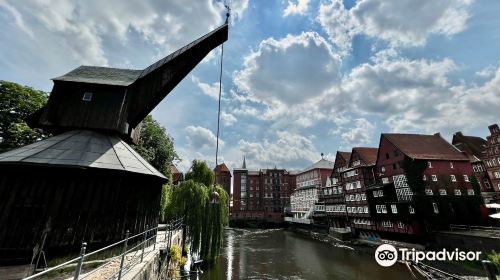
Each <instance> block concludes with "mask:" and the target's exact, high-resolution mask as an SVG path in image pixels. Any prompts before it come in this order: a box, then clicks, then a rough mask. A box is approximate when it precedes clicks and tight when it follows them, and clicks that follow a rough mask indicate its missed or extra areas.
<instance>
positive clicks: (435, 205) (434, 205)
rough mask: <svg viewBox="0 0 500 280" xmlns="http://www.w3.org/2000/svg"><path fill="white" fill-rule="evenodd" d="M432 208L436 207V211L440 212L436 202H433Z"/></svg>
mask: <svg viewBox="0 0 500 280" xmlns="http://www.w3.org/2000/svg"><path fill="white" fill-rule="evenodd" d="M432 208H433V209H434V213H436V214H438V213H439V209H438V206H437V204H436V203H435V202H433V203H432Z"/></svg>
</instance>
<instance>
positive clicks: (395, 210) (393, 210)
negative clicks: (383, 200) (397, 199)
mask: <svg viewBox="0 0 500 280" xmlns="http://www.w3.org/2000/svg"><path fill="white" fill-rule="evenodd" d="M391 212H392V213H393V214H397V213H398V207H397V206H396V204H391Z"/></svg>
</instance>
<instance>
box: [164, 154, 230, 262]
mask: <svg viewBox="0 0 500 280" xmlns="http://www.w3.org/2000/svg"><path fill="white" fill-rule="evenodd" d="M188 174H189V176H187V175H186V179H187V180H186V181H184V182H182V184H181V185H180V186H178V187H171V189H170V191H169V194H168V196H169V199H167V200H166V201H167V203H166V210H165V213H166V216H168V217H179V216H182V217H184V221H185V225H186V235H187V238H188V240H189V242H190V245H191V246H190V250H191V253H192V254H198V256H199V257H200V259H202V260H203V261H204V262H205V263H206V264H211V263H214V262H215V261H217V259H218V255H219V253H220V248H221V245H222V240H223V233H224V226H226V225H228V223H229V207H228V205H229V195H228V194H227V193H226V192H225V191H224V189H222V187H221V186H214V185H213V182H214V181H213V178H214V174H213V171H212V170H211V169H210V168H208V166H207V164H206V163H205V162H202V161H196V160H195V161H193V168H192V169H191V171H190V172H189V173H188ZM188 178H189V179H188ZM207 184H208V185H207ZM214 192H217V193H218V195H219V201H218V203H212V202H213V201H212V196H213V193H214Z"/></svg>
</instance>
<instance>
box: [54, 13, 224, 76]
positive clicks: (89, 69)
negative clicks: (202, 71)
mask: <svg viewBox="0 0 500 280" xmlns="http://www.w3.org/2000/svg"><path fill="white" fill-rule="evenodd" d="M227 29H228V24H227V23H226V24H223V25H221V26H219V27H218V28H216V29H215V30H213V31H211V32H209V33H207V34H205V35H203V36H201V37H200V38H198V39H196V40H194V41H193V42H191V43H189V44H187V45H185V46H184V47H182V48H180V49H178V50H177V51H175V52H173V53H171V54H169V55H167V56H166V57H164V58H162V59H160V60H158V61H156V62H155V63H153V64H151V65H149V66H148V67H146V68H144V69H142V70H133V69H120V68H108V67H96V66H80V67H78V68H76V69H74V70H72V71H70V72H69V73H66V74H64V75H62V76H60V77H57V78H54V79H53V80H54V81H71V82H81V83H92V84H104V85H115V86H129V85H131V84H132V83H134V82H135V81H136V80H138V79H141V78H143V77H145V76H147V75H148V74H149V73H151V72H153V71H155V70H157V69H159V68H160V67H162V66H163V65H166V64H168V63H169V62H171V61H173V60H174V59H176V58H177V57H179V56H181V55H183V54H184V53H187V52H188V51H189V50H190V49H193V48H194V47H199V44H200V43H201V42H203V41H204V40H206V39H208V38H210V37H211V36H214V35H217V33H219V34H220V36H222V37H224V39H223V41H225V40H226V39H227ZM224 31H225V32H224ZM221 32H222V33H221ZM217 45H218V44H217Z"/></svg>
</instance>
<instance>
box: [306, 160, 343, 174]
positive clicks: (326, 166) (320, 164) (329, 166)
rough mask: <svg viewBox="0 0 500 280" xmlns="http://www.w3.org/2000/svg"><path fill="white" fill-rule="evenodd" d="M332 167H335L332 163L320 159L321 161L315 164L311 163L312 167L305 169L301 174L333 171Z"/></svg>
mask: <svg viewBox="0 0 500 280" xmlns="http://www.w3.org/2000/svg"><path fill="white" fill-rule="evenodd" d="M334 165H335V163H334V162H333V161H329V160H327V159H324V158H322V159H320V160H318V161H317V162H315V163H313V164H312V165H310V166H309V167H307V168H306V169H304V170H302V171H301V173H303V172H307V171H310V170H313V169H333V166H334Z"/></svg>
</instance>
